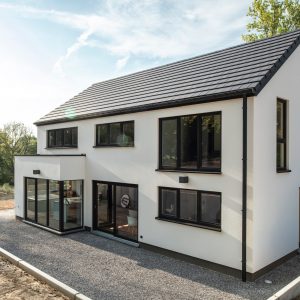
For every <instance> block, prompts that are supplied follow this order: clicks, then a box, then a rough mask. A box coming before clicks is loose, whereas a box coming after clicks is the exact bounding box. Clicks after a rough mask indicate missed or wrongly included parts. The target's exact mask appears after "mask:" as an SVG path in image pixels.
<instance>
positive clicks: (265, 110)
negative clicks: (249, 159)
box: [253, 47, 300, 271]
mask: <svg viewBox="0 0 300 300" xmlns="http://www.w3.org/2000/svg"><path fill="white" fill-rule="evenodd" d="M299 88H300V47H298V49H296V50H295V52H294V53H293V54H292V55H291V56H290V57H289V58H288V60H287V61H286V62H285V63H284V65H283V66H282V67H281V69H280V70H279V71H278V72H277V73H276V74H275V76H274V77H273V78H272V79H271V81H270V82H269V83H268V84H267V86H266V87H265V88H264V89H263V90H262V91H261V92H260V94H259V95H258V96H257V97H256V98H255V99H254V141H255V144H254V160H253V170H254V172H253V180H254V196H253V197H254V207H253V218H254V219H253V247H254V253H253V257H254V266H253V267H254V271H257V270H259V269H261V268H263V267H264V266H266V265H268V264H270V263H272V262H273V261H275V260H277V259H279V258H281V257H283V256H284V255H286V254H288V253H290V252H292V251H293V250H295V249H297V248H298V243H299V235H298V230H299V186H300V138H299V137H300V117H299V112H300V96H299V95H300V93H299ZM277 97H280V98H282V99H286V100H288V114H289V117H288V124H289V130H288V140H289V143H288V145H289V152H288V157H289V158H288V162H289V163H288V167H289V168H290V169H291V171H292V172H291V173H277V172H276V98H277Z"/></svg>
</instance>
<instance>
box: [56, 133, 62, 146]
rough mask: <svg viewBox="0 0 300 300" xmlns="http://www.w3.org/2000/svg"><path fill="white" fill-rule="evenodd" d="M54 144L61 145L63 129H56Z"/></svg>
mask: <svg viewBox="0 0 300 300" xmlns="http://www.w3.org/2000/svg"><path fill="white" fill-rule="evenodd" d="M55 146H56V147H61V146H63V130H61V129H58V130H56V132H55Z"/></svg>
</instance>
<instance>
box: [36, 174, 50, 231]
mask: <svg viewBox="0 0 300 300" xmlns="http://www.w3.org/2000/svg"><path fill="white" fill-rule="evenodd" d="M37 184H38V186H37V222H38V223H39V224H41V225H44V226H47V211H48V208H47V180H46V179H38V180H37Z"/></svg>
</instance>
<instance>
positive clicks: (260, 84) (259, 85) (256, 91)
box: [254, 35, 300, 96]
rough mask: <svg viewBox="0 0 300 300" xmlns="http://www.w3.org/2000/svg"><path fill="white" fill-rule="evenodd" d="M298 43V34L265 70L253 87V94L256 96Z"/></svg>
mask: <svg viewBox="0 0 300 300" xmlns="http://www.w3.org/2000/svg"><path fill="white" fill-rule="evenodd" d="M299 44H300V35H299V36H298V37H297V38H296V39H295V41H294V42H293V43H292V44H291V46H290V47H289V48H288V49H287V50H286V51H285V52H284V53H283V54H282V56H281V57H280V58H279V59H278V60H277V62H276V63H275V64H274V65H273V66H272V68H271V69H270V70H269V71H268V72H267V74H266V75H265V76H264V78H263V79H262V80H261V81H260V82H259V83H258V84H257V85H256V87H255V88H254V93H255V96H257V95H258V94H259V93H260V92H261V90H262V89H263V88H264V87H265V86H266V85H267V83H268V82H269V81H270V80H271V79H272V78H273V76H274V75H275V74H276V72H277V71H278V70H279V69H280V67H281V66H282V65H283V64H284V63H285V62H286V61H287V59H288V58H289V57H290V56H291V55H292V54H293V52H294V51H295V50H296V49H297V47H298V46H299Z"/></svg>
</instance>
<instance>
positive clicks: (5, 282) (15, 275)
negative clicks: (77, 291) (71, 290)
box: [0, 257, 69, 300]
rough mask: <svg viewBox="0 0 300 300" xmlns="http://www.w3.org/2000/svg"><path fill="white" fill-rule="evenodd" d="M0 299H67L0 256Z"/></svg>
mask: <svg viewBox="0 0 300 300" xmlns="http://www.w3.org/2000/svg"><path fill="white" fill-rule="evenodd" d="M0 299H14V300H21V299H22V300H23V299H31V300H40V299H43V300H48V299H58V300H63V299H69V298H67V297H65V296H64V295H62V294H61V293H60V292H58V291H56V290H54V289H53V288H51V287H50V286H48V285H47V284H45V283H43V282H41V281H39V280H37V279H35V278H34V277H33V276H31V275H29V274H27V273H26V272H24V271H23V270H21V269H20V268H18V267H16V266H15V265H13V264H11V263H10V262H8V261H7V260H5V259H3V258H2V257H0Z"/></svg>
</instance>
